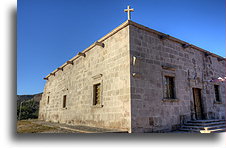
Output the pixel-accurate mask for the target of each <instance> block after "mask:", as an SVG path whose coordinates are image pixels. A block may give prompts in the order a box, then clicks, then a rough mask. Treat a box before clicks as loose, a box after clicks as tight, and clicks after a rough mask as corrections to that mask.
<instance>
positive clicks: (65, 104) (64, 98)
mask: <svg viewBox="0 0 226 148" xmlns="http://www.w3.org/2000/svg"><path fill="white" fill-rule="evenodd" d="M66 106H67V96H66V95H64V96H63V108H66Z"/></svg>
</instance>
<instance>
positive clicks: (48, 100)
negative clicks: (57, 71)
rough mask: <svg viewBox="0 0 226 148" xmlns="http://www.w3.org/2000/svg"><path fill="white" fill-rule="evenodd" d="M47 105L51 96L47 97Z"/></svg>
mask: <svg viewBox="0 0 226 148" xmlns="http://www.w3.org/2000/svg"><path fill="white" fill-rule="evenodd" d="M47 104H49V96H48V97H47Z"/></svg>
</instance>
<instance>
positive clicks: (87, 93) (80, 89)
mask: <svg viewBox="0 0 226 148" xmlns="http://www.w3.org/2000/svg"><path fill="white" fill-rule="evenodd" d="M128 32H129V30H128V26H127V27H125V28H123V29H121V30H120V31H118V32H117V33H116V34H114V35H112V36H110V37H109V38H107V39H106V40H104V41H103V43H104V44H105V47H104V48H102V47H100V46H94V47H93V48H92V49H91V50H89V51H88V52H86V53H85V54H86V57H83V56H81V57H79V58H78V59H76V60H75V61H74V64H73V65H72V64H68V65H66V66H65V67H64V68H63V71H62V70H59V71H57V72H56V73H55V76H50V77H49V78H48V81H47V82H46V85H45V89H44V93H43V97H42V100H41V102H40V113H39V118H40V119H42V120H46V121H52V122H59V123H67V124H76V125H88V126H95V127H103V128H111V129H121V130H127V131H129V130H130V126H131V124H130V123H131V121H130V120H131V117H130V75H129V73H130V72H129V70H130V63H129V61H130V60H129V59H130V57H129V47H128V45H129V38H128V37H129V35H128ZM96 83H101V85H102V86H101V87H102V95H101V105H100V106H95V105H93V85H94V84H96ZM64 95H67V102H66V108H63V107H62V106H63V96H64ZM48 97H49V104H48V103H47V99H48Z"/></svg>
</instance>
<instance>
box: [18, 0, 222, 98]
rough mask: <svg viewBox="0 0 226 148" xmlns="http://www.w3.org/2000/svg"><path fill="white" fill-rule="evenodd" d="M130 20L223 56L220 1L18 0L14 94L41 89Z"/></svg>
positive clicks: (36, 91) (33, 92)
mask: <svg viewBox="0 0 226 148" xmlns="http://www.w3.org/2000/svg"><path fill="white" fill-rule="evenodd" d="M127 5H131V7H132V8H134V9H135V12H133V13H132V21H134V22H137V23H139V24H142V25H144V26H147V27H149V28H152V29H155V30H157V31H160V32H163V33H166V34H169V35H171V36H173V37H176V38H179V39H181V40H184V41H186V42H189V43H191V44H194V45H196V46H198V47H201V48H203V49H206V50H208V51H210V52H213V53H216V54H218V55H220V56H223V57H225V1H224V0H143V1H142V0H108V1H107V0H82V1H80V0H18V6H17V15H18V17H17V19H18V21H17V32H18V34H17V94H20V95H21V94H35V93H39V92H42V91H43V89H44V85H45V80H43V78H44V77H45V76H46V75H48V74H49V73H50V72H52V71H53V70H55V69H56V68H57V67H59V66H60V65H62V64H63V63H64V62H66V61H67V60H69V59H70V58H72V57H74V56H75V55H76V54H77V53H78V52H79V51H82V50H84V49H85V48H87V47H88V46H89V45H91V44H92V43H93V42H95V41H96V40H98V39H99V38H101V37H103V36H104V35H105V34H107V33H108V32H110V31H111V30H113V29H114V28H116V27H117V26H118V25H120V24H121V23H123V22H124V21H126V19H127V14H126V13H124V12H123V10H124V9H125V8H126V7H127Z"/></svg>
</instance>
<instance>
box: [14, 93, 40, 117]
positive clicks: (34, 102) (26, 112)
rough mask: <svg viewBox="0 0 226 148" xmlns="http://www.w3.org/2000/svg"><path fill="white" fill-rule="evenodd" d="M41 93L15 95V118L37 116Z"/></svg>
mask: <svg viewBox="0 0 226 148" xmlns="http://www.w3.org/2000/svg"><path fill="white" fill-rule="evenodd" d="M41 98H42V93H39V94H34V95H17V119H20V120H23V119H35V118H38V110H39V102H40V100H41Z"/></svg>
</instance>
